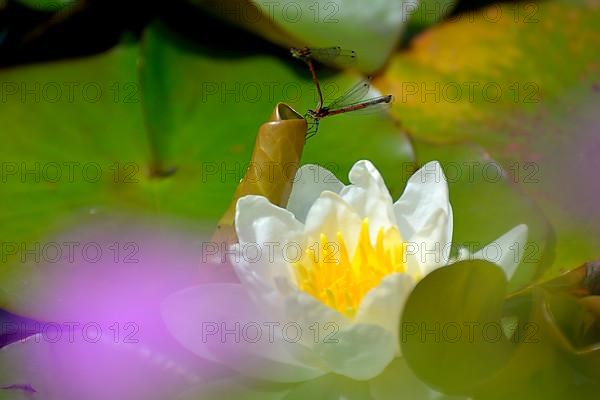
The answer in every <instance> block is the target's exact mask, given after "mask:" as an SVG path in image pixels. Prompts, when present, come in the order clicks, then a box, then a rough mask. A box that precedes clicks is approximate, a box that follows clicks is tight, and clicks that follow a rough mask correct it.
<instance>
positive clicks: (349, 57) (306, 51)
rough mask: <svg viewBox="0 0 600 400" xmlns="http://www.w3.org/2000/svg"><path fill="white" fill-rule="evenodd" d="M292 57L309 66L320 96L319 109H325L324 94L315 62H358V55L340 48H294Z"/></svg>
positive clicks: (291, 51)
mask: <svg viewBox="0 0 600 400" xmlns="http://www.w3.org/2000/svg"><path fill="white" fill-rule="evenodd" d="M290 53H291V54H292V57H294V58H297V59H299V60H302V61H304V62H305V63H306V65H308V68H309V69H310V73H311V75H312V78H313V82H314V84H315V87H316V89H317V95H318V96H319V103H318V104H317V109H320V108H321V107H323V92H322V91H321V85H320V84H319V79H318V78H317V72H316V70H315V66H314V64H313V61H318V62H322V63H325V64H331V63H333V64H338V65H342V64H351V63H353V62H355V61H356V53H355V52H354V51H353V50H344V49H342V48H341V47H339V46H335V47H323V48H318V49H311V48H309V47H292V48H291V49H290Z"/></svg>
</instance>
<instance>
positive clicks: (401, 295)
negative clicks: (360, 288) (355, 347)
mask: <svg viewBox="0 0 600 400" xmlns="http://www.w3.org/2000/svg"><path fill="white" fill-rule="evenodd" d="M414 286H415V281H414V279H413V278H412V277H411V276H409V275H408V274H399V273H396V274H390V275H388V276H386V277H385V278H383V279H382V280H381V283H380V284H379V285H378V286H377V287H375V288H373V289H371V290H370V291H369V292H368V293H367V295H366V296H365V297H364V298H363V299H362V301H361V303H360V306H359V308H358V312H357V314H356V318H355V320H356V322H357V323H362V324H376V325H379V326H382V327H384V328H385V329H387V330H388V331H390V332H392V334H393V335H394V338H395V342H396V343H398V340H397V339H398V327H399V323H400V317H401V315H402V310H403V309H404V304H405V302H406V299H407V298H408V295H409V294H410V292H411V291H412V289H413V288H414Z"/></svg>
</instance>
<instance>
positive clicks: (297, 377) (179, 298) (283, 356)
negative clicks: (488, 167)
mask: <svg viewBox="0 0 600 400" xmlns="http://www.w3.org/2000/svg"><path fill="white" fill-rule="evenodd" d="M162 314H163V319H164V321H165V322H166V324H167V326H168V328H169V330H170V332H171V333H172V334H173V336H175V338H176V339H177V340H178V341H179V342H180V343H181V344H182V345H183V346H185V347H186V348H187V349H189V350H191V351H192V352H194V353H196V354H198V355H200V356H203V357H210V358H211V359H213V360H217V361H219V362H221V363H223V364H225V365H227V366H228V367H230V368H232V369H234V370H236V371H239V372H240V373H242V374H244V375H246V376H251V377H255V378H259V379H269V380H272V381H285V382H294V381H301V380H306V379H312V378H315V377H317V376H320V375H322V374H323V373H324V371H322V370H317V369H314V368H310V367H308V366H306V365H302V364H300V363H299V362H298V361H296V360H295V359H294V358H293V357H292V356H291V355H290V354H291V353H292V351H289V350H288V349H287V348H286V347H293V346H299V345H298V344H294V343H290V342H289V341H285V340H282V338H281V335H280V331H279V330H277V329H276V326H274V325H269V323H270V322H274V321H273V320H272V319H271V318H270V316H265V315H263V314H262V313H261V312H260V311H259V310H258V309H256V308H255V307H254V305H253V303H252V301H251V300H250V298H249V297H248V296H247V293H246V291H245V289H244V288H243V287H242V285H236V284H214V285H200V286H195V287H192V288H188V289H185V290H183V291H180V292H177V293H175V294H173V295H171V296H170V297H168V298H167V299H166V300H165V301H164V302H163V304H162ZM271 327H272V328H271ZM226 330H229V333H226ZM259 332H260V335H259ZM257 338H258V339H257Z"/></svg>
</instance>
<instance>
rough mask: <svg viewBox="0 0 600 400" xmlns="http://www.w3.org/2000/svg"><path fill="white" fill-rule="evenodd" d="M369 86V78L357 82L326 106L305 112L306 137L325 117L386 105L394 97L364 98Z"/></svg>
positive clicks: (316, 128)
mask: <svg viewBox="0 0 600 400" xmlns="http://www.w3.org/2000/svg"><path fill="white" fill-rule="evenodd" d="M370 87H371V82H370V79H367V80H364V81H361V82H358V83H357V84H356V85H354V86H352V87H351V88H350V89H349V90H348V91H346V93H344V94H343V95H341V96H340V97H338V98H337V99H335V100H333V101H332V102H331V103H330V104H328V105H326V106H324V107H323V106H322V107H319V106H317V108H316V109H314V110H308V111H307V112H306V115H305V117H306V119H307V120H309V129H308V132H307V136H306V137H307V139H308V138H310V137H312V136H314V135H315V134H316V133H317V130H318V129H319V121H320V120H321V119H323V118H325V117H331V116H333V115H338V114H343V113H347V112H352V111H358V110H362V109H366V108H369V109H371V108H375V106H378V107H387V106H389V105H390V104H391V102H392V101H393V99H394V97H393V96H392V95H391V94H388V95H385V96H377V97H371V98H368V99H365V98H364V97H365V96H366V95H367V93H368V92H369V88H370Z"/></svg>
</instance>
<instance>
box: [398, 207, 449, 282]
mask: <svg viewBox="0 0 600 400" xmlns="http://www.w3.org/2000/svg"><path fill="white" fill-rule="evenodd" d="M448 218H451V216H448V214H446V213H445V212H444V211H443V210H441V209H439V208H438V209H437V210H436V212H434V213H433V214H431V215H430V216H429V219H428V220H427V222H426V223H425V224H424V225H423V226H422V227H421V229H420V230H419V231H417V232H416V233H415V234H414V235H413V236H412V238H411V239H410V240H409V241H408V242H407V244H406V253H405V255H406V264H407V271H408V272H409V273H411V274H414V273H415V270H416V268H415V267H416V266H418V271H420V275H421V277H424V276H426V275H427V274H428V273H430V272H431V271H433V270H435V269H437V268H439V267H443V266H444V265H447V264H448V260H449V255H450V247H451V246H450V245H451V240H452V236H451V235H452V231H450V230H448V229H447V227H448V224H449V223H450V222H449V221H448Z"/></svg>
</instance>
